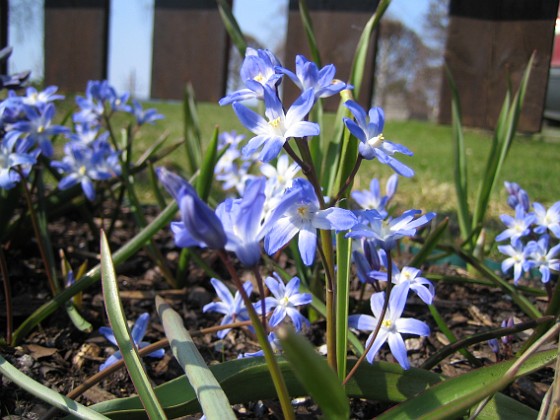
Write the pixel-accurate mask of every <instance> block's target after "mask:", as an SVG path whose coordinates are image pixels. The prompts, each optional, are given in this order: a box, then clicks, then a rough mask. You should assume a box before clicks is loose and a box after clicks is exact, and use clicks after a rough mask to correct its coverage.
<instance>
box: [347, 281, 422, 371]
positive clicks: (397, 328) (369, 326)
mask: <svg viewBox="0 0 560 420" xmlns="http://www.w3.org/2000/svg"><path fill="white" fill-rule="evenodd" d="M409 287H410V284H409V283H408V282H407V281H405V282H403V283H401V284H397V285H396V286H394V287H393V289H392V291H391V294H390V296H389V304H388V307H387V311H386V313H385V316H384V318H383V319H380V318H381V313H382V311H383V303H384V301H385V292H380V293H374V294H373V295H372V296H371V299H370V303H371V311H372V313H373V316H371V315H351V316H350V317H349V318H348V325H349V327H351V328H356V329H358V330H361V331H374V330H375V328H376V327H377V324H378V323H379V322H381V328H380V329H379V333H378V334H377V337H376V338H375V341H374V343H373V345H372V347H371V349H370V350H369V352H368V353H367V355H366V358H367V361H368V362H369V363H373V359H374V358H375V356H376V355H377V353H378V352H379V349H380V348H381V346H382V345H383V344H385V342H387V343H389V349H390V350H391V353H392V354H393V356H394V357H395V359H397V361H398V362H399V364H400V365H401V366H402V368H403V369H409V368H410V363H409V362H408V358H407V354H406V346H405V344H404V340H403V338H402V336H401V334H414V335H419V336H427V335H429V334H430V328H429V327H428V325H426V323H424V322H422V321H419V320H417V319H414V318H401V315H402V312H403V310H404V307H405V305H406V298H407V295H408V290H409ZM372 339H373V333H372V334H371V335H370V336H369V337H368V339H367V342H366V348H367V347H369V345H370V342H371V340H372Z"/></svg>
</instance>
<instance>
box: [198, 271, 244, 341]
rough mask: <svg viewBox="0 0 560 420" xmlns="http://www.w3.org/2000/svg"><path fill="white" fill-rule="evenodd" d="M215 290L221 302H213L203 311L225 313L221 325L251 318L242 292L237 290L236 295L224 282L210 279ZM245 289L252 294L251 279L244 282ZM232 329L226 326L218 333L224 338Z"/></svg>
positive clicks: (205, 306)
mask: <svg viewBox="0 0 560 420" xmlns="http://www.w3.org/2000/svg"><path fill="white" fill-rule="evenodd" d="M210 282H211V283H212V286H213V287H214V290H216V294H217V295H218V297H219V298H220V300H221V302H211V303H208V304H206V305H204V307H203V308H202V312H218V313H221V314H223V315H225V316H224V317H223V319H222V321H221V322H220V325H226V324H232V323H234V322H242V321H248V320H249V313H248V312H247V308H246V307H245V304H244V303H243V298H242V297H241V293H239V291H237V292H235V296H234V295H233V294H232V293H231V291H230V290H229V289H228V288H227V287H226V285H225V284H224V283H222V282H221V281H220V280H218V279H214V278H212V279H210ZM243 289H244V290H245V293H247V296H250V295H251V293H252V292H253V285H252V284H251V282H250V281H246V282H244V283H243ZM230 331H231V328H226V329H224V330H220V331H218V332H217V333H216V335H217V336H218V338H220V339H222V338H224V337H225V336H226V335H227V333H228V332H230Z"/></svg>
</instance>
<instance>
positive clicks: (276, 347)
mask: <svg viewBox="0 0 560 420" xmlns="http://www.w3.org/2000/svg"><path fill="white" fill-rule="evenodd" d="M267 339H268V342H269V343H270V347H271V348H272V351H273V352H274V353H281V352H282V344H281V343H280V340H279V339H278V337H276V334H274V331H271V332H270V333H269V334H268V337H267ZM263 356H264V351H263V350H257V351H255V352H249V353H241V354H240V355H239V356H237V358H238V359H244V358H246V357H263Z"/></svg>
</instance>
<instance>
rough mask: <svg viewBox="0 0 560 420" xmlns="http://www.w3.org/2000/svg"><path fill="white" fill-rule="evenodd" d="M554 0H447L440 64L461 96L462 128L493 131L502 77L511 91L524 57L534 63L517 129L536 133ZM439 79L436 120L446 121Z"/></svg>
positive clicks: (446, 100)
mask: <svg viewBox="0 0 560 420" xmlns="http://www.w3.org/2000/svg"><path fill="white" fill-rule="evenodd" d="M557 12H558V0H539V1H537V0H492V1H488V0H451V3H450V18H451V19H450V22H449V29H448V40H447V47H446V56H445V59H446V60H445V61H446V64H447V66H448V67H449V69H450V70H451V73H452V74H453V78H454V79H455V82H456V84H457V88H458V90H459V94H460V96H461V107H462V112H463V124H464V125H466V126H471V127H482V128H489V129H493V128H494V127H495V124H496V121H497V118H498V115H499V112H500V108H501V105H502V102H503V100H504V96H505V93H506V89H507V83H508V77H509V78H511V82H512V85H513V86H514V88H517V86H518V85H519V81H520V79H521V77H522V74H523V71H524V69H525V67H526V65H527V62H528V60H529V57H530V56H531V54H532V53H533V51H536V54H537V56H536V60H535V63H534V67H533V70H532V75H531V80H530V82H529V88H528V91H527V96H526V100H525V106H524V109H523V112H522V114H521V118H520V121H519V129H520V130H521V131H526V132H537V131H540V127H541V121H542V115H543V107H544V101H545V97H546V87H547V80H548V71H549V68H550V57H551V52H552V43H553V37H554V22H555V20H556V15H557ZM450 104H451V92H450V89H449V84H448V83H447V81H446V80H444V82H443V84H442V95H441V102H440V118H439V120H440V122H442V123H450V121H451V108H450Z"/></svg>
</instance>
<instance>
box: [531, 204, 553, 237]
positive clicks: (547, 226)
mask: <svg viewBox="0 0 560 420" xmlns="http://www.w3.org/2000/svg"><path fill="white" fill-rule="evenodd" d="M533 210H534V214H535V222H534V223H535V224H536V225H537V227H536V228H534V229H533V230H534V232H535V233H539V234H541V233H545V232H546V231H547V230H549V231H551V232H552V233H553V234H554V236H556V237H557V238H560V201H557V202H556V203H554V204H553V205H552V206H550V208H549V209H548V210H547V209H546V208H545V207H544V206H543V205H542V204H540V203H533Z"/></svg>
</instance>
